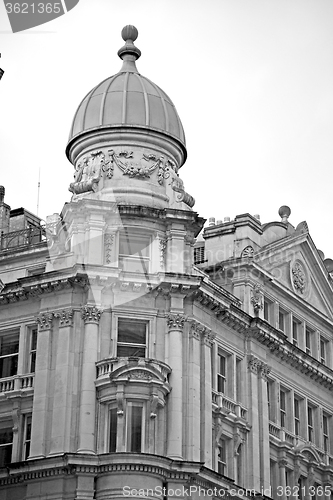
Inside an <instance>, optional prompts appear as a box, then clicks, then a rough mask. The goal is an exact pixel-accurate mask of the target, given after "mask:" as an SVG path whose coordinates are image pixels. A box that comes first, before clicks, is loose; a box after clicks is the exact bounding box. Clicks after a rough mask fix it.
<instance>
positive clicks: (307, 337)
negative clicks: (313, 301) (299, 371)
mask: <svg viewBox="0 0 333 500" xmlns="http://www.w3.org/2000/svg"><path fill="white" fill-rule="evenodd" d="M311 344H312V331H311V330H310V328H308V327H306V329H305V352H306V353H307V354H310V356H312V348H311Z"/></svg>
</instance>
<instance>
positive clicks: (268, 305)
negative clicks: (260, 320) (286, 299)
mask: <svg viewBox="0 0 333 500" xmlns="http://www.w3.org/2000/svg"><path fill="white" fill-rule="evenodd" d="M270 309H271V303H270V302H269V301H268V300H267V299H266V298H264V319H265V320H266V321H269V320H270Z"/></svg>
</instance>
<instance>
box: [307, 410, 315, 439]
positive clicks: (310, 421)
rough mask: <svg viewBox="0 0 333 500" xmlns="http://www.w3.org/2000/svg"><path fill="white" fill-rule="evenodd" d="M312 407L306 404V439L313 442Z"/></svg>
mask: <svg viewBox="0 0 333 500" xmlns="http://www.w3.org/2000/svg"><path fill="white" fill-rule="evenodd" d="M313 438H314V435H313V408H312V407H311V406H308V441H311V442H313Z"/></svg>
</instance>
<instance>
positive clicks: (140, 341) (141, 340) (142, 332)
mask: <svg viewBox="0 0 333 500" xmlns="http://www.w3.org/2000/svg"><path fill="white" fill-rule="evenodd" d="M146 336H147V322H146V321H139V320H135V319H118V341H117V356H118V357H128V356H136V357H139V358H144V357H145V356H146Z"/></svg>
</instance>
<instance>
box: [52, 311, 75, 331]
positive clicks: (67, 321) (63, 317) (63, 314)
mask: <svg viewBox="0 0 333 500" xmlns="http://www.w3.org/2000/svg"><path fill="white" fill-rule="evenodd" d="M73 316H74V311H73V309H63V310H62V311H58V312H55V313H54V317H55V318H59V326H60V327H64V326H72V324H73Z"/></svg>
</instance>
